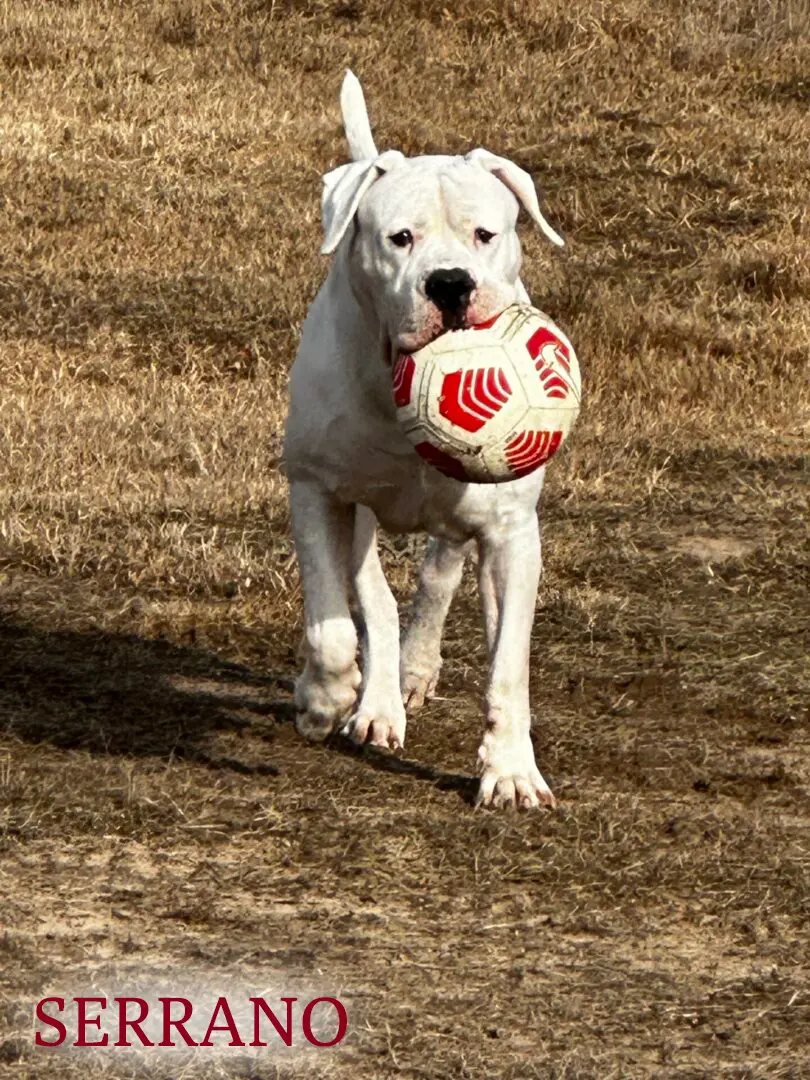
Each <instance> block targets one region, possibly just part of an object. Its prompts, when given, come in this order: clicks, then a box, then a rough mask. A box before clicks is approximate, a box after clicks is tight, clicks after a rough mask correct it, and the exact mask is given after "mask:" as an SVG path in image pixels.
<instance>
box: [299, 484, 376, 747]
mask: <svg viewBox="0 0 810 1080" xmlns="http://www.w3.org/2000/svg"><path fill="white" fill-rule="evenodd" d="M290 510H291V516H292V530H293V538H294V540H295V550H296V554H297V556H298V566H299V569H300V572H301V582H302V587H303V591H304V617H305V622H306V630H305V636H304V641H305V651H306V656H307V659H306V665H305V667H304V670H303V672H302V674H301V676H300V678H299V679H298V681H297V682H296V686H295V703H296V705H297V707H298V709H299V713H298V717H297V719H296V727H297V728H298V730H299V732H300V733H301V734H302V735H305V736H306V737H307V738H308V739H315V740H321V739H325V738H326V737H327V736H328V735H331V733H332V732H333V731H335V730H336V729H337V728H338V727H339V726H340V725H341V724H342V722H343V720H344V719H345V717H346V715H347V714H348V713H349V712H350V711H351V709H352V707H353V705H354V702H355V699H356V697H357V687H358V686H359V685H360V671H359V669H358V667H357V631H356V630H355V626H354V623H353V622H352V618H351V614H350V611H349V566H350V561H351V548H352V533H353V528H354V507H353V506H344V505H342V504H341V503H339V502H337V501H336V500H335V499H334V498H332V496H330V495H329V493H328V492H327V491H325V490H324V489H323V488H322V487H321V486H320V485H319V484H317V483H315V482H314V481H300V480H299V481H293V482H292V483H291V485H290Z"/></svg>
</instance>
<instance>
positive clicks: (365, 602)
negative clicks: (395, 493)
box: [344, 506, 405, 750]
mask: <svg viewBox="0 0 810 1080" xmlns="http://www.w3.org/2000/svg"><path fill="white" fill-rule="evenodd" d="M352 569H353V574H354V590H355V594H356V596H357V601H358V604H359V606H360V612H361V614H362V617H363V623H364V628H365V632H364V635H363V690H362V693H361V697H360V704H359V706H358V708H357V711H356V712H355V713H354V715H353V716H351V717H350V718H349V720H348V722H347V723H346V726H345V728H344V731H345V734H346V735H348V736H349V738H350V739H352V740H353V741H354V742H357V743H364V742H366V741H367V740H368V742H370V743H371V744H372V745H374V746H383V747H386V748H388V749H391V750H395V749H398V748H399V747H401V746H402V745H403V743H404V741H405V707H404V706H403V704H402V698H401V697H400V693H399V612H398V611H397V602H396V600H395V599H394V596H393V594H392V592H391V590H390V588H389V587H388V582H387V581H386V580H385V574H384V573H383V568H382V565H381V564H380V556H379V552H378V550H377V519H376V518H375V516H374V514H373V513H372V512H371V510H369V509H368V508H367V507H365V506H358V507H357V513H356V518H355V526H354V547H353V554H352Z"/></svg>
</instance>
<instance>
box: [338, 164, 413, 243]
mask: <svg viewBox="0 0 810 1080" xmlns="http://www.w3.org/2000/svg"><path fill="white" fill-rule="evenodd" d="M404 160H405V158H404V155H403V154H401V153H400V152H399V150H386V152H385V153H384V154H379V155H378V156H377V157H376V158H367V159H366V160H365V161H352V162H350V163H349V164H348V165H341V166H339V167H338V168H337V169H333V170H332V171H331V172H328V173H327V174H326V176H324V178H323V195H322V197H321V218H322V220H323V233H324V240H323V245H322V246H321V254H322V255H331V254H332V252H333V251H334V250H335V248H336V247H337V246H338V244H339V243H340V241H341V240H342V239H343V234H344V233H345V232H346V229H347V228H348V227H349V224H350V222H351V220H352V218H353V217H354V215H355V214H356V213H357V207H358V206H359V205H360V200H361V199H362V198H363V196H364V195H365V193H366V192H367V191H368V189H369V188H370V187H371V185H372V184H373V183H374V181H375V180H379V178H380V176H381V175H382V174H383V173H384V172H388V171H389V170H390V169H391V168H393V167H394V166H395V165H398V164H399V163H400V162H401V161H404Z"/></svg>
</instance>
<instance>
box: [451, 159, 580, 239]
mask: <svg viewBox="0 0 810 1080" xmlns="http://www.w3.org/2000/svg"><path fill="white" fill-rule="evenodd" d="M464 160H465V161H469V162H471V163H472V164H474V165H481V166H482V168H484V169H486V170H487V171H488V172H491V173H492V175H493V176H497V178H498V179H499V180H500V181H501V183H503V184H506V186H507V187H508V188H509V190H510V191H511V192H512V194H513V195H514V196H515V197H516V198H517V200H518V202H519V203H520V204H521V206H522V207H523V208H524V209H525V210H526V211H527V212H528V214H529V216H530V217H531V218H532V220H533V221H535V222H536V223H537V224H538V225H539V226H540V228H541V229H542V230H543V232H544V233H545V234H546V236H547V237H548V238H549V240H550V241H551V242H552V244H556V245H557V246H558V247H562V246H563V245H564V244H565V241H564V240H563V238H562V237H561V236H560V235H559V233H556V232H555V231H554V230H553V229H552V227H551V226H550V225H549V223H548V222H547V221H546V219H545V218H544V217H543V215H542V213H541V212H540V203H539V202H538V201H537V192H536V190H535V187H534V181H533V180H532V178H531V176H529V174H528V173H527V172H526V170H525V169H521V168H520V166H519V165H515V163H514V161H509V159H508V158H502V157H498V156H497V154H491V153H490V152H489V150H482V149H480V148H479V149H477V150H471V151H470V152H469V154H467V155H466V156H465V159H464Z"/></svg>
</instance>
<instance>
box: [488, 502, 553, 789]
mask: <svg viewBox="0 0 810 1080" xmlns="http://www.w3.org/2000/svg"><path fill="white" fill-rule="evenodd" d="M540 567H541V559H540V530H539V526H538V522H537V517H536V515H535V514H531V516H530V517H529V518H528V519H527V520H525V521H523V522H521V523H519V524H510V525H509V526H508V527H507V528H504V527H496V528H493V529H491V530H487V531H486V532H485V533H484V534H483V535H482V536H481V537H480V538H479V583H480V589H481V600H482V604H483V608H484V622H485V626H486V633H487V642H488V644H489V649H490V656H491V662H492V667H491V671H490V680H489V686H488V688H487V702H486V705H487V722H486V730H485V732H484V738H483V740H482V742H481V746H480V749H479V751H478V759H479V762H480V767H481V786H480V788H479V792H478V800H477V804H478V805H480V806H495V807H499V806H517V807H519V808H525V809H528V808H531V807H534V806H539V805H541V804H543V805H546V806H553V805H554V796H553V795H552V794H551V791H550V790H549V787H548V785H547V784H546V782H545V780H544V779H543V777H542V776H541V775H540V772H539V771H538V768H537V765H536V763H535V760H534V749H533V747H532V742H531V738H530V735H529V729H530V726H531V716H530V711H529V648H530V641H531V630H532V622H533V620H534V607H535V601H536V598H537V587H538V584H539V581H540Z"/></svg>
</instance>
